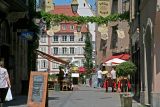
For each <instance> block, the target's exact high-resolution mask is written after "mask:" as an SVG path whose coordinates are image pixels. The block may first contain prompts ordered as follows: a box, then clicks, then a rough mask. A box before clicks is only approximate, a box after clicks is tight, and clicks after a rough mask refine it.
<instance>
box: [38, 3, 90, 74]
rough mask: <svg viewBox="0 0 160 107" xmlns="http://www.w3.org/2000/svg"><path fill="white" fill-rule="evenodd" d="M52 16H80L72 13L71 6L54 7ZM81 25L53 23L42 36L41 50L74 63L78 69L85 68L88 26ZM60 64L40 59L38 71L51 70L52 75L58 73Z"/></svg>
mask: <svg viewBox="0 0 160 107" xmlns="http://www.w3.org/2000/svg"><path fill="white" fill-rule="evenodd" d="M50 13H51V14H65V15H68V16H78V14H74V13H73V12H72V9H71V6H68V5H63V6H54V10H51V11H50ZM78 27H79V25H78V24H77V23H75V22H65V21H64V22H61V23H55V22H53V23H51V29H49V30H47V31H46V32H45V31H44V32H43V33H42V35H40V42H39V50H40V51H43V52H45V53H47V54H49V55H52V56H55V57H58V58H61V59H63V60H67V61H69V62H72V60H74V61H75V64H76V65H77V66H78V67H81V66H83V61H84V50H83V48H84V46H85V36H86V34H88V29H87V27H86V25H81V29H80V31H77V30H78V29H77V28H78ZM60 64H61V63H59V62H56V61H55V62H49V61H47V59H44V58H42V57H41V56H39V57H38V71H44V70H49V72H51V73H58V72H59V66H60Z"/></svg>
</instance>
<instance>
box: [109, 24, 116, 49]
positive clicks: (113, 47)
mask: <svg viewBox="0 0 160 107" xmlns="http://www.w3.org/2000/svg"><path fill="white" fill-rule="evenodd" d="M117 29H118V28H117V26H113V27H112V32H113V33H112V37H111V44H110V49H115V48H117V42H118V34H117Z"/></svg>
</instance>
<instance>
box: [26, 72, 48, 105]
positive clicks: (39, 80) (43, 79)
mask: <svg viewBox="0 0 160 107" xmlns="http://www.w3.org/2000/svg"><path fill="white" fill-rule="evenodd" d="M47 82H48V73H47V72H31V75H30V83H29V93H28V103H27V104H28V106H29V107H45V102H46V93H47Z"/></svg>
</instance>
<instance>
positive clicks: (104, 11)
mask: <svg viewBox="0 0 160 107" xmlns="http://www.w3.org/2000/svg"><path fill="white" fill-rule="evenodd" d="M110 10H111V9H110V0H98V15H99V16H102V17H106V16H108V15H110V13H111V11H110Z"/></svg>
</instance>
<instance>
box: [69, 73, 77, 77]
mask: <svg viewBox="0 0 160 107" xmlns="http://www.w3.org/2000/svg"><path fill="white" fill-rule="evenodd" d="M71 77H79V73H72V75H71Z"/></svg>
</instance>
